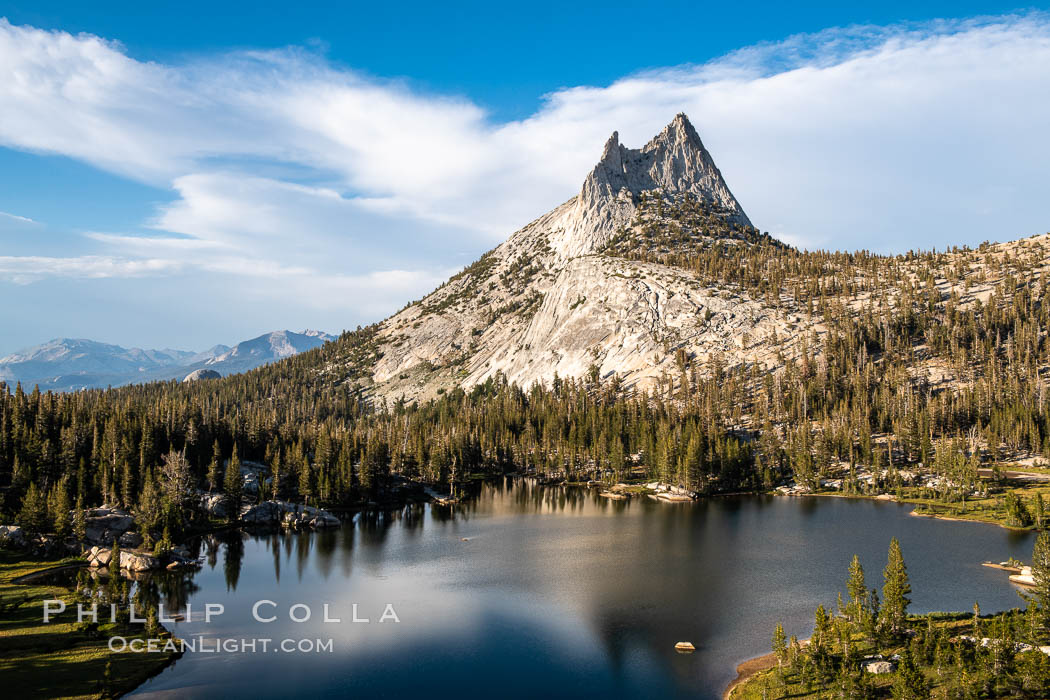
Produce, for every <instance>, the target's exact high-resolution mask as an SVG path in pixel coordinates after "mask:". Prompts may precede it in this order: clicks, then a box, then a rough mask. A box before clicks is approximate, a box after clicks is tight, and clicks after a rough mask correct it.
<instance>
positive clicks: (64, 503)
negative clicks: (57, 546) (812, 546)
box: [47, 478, 72, 538]
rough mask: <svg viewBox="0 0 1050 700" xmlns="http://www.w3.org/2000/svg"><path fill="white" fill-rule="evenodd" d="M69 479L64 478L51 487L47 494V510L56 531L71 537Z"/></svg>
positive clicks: (58, 533)
mask: <svg viewBox="0 0 1050 700" xmlns="http://www.w3.org/2000/svg"><path fill="white" fill-rule="evenodd" d="M67 484H68V479H66V478H62V479H61V480H60V481H59V482H58V483H57V484H55V485H54V486H53V487H52V488H51V492H50V493H49V494H48V496H47V510H48V515H49V516H50V519H51V525H52V528H53V529H54V532H55V534H56V535H58V536H59V537H62V538H65V537H69V535H70V533H71V531H72V530H71V526H72V523H71V522H70V519H69V490H68V487H67Z"/></svg>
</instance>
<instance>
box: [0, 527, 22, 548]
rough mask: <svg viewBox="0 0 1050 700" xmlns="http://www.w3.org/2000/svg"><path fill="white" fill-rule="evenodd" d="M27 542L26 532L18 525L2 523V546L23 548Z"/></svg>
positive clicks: (0, 545)
mask: <svg viewBox="0 0 1050 700" xmlns="http://www.w3.org/2000/svg"><path fill="white" fill-rule="evenodd" d="M25 544H26V535H25V532H24V531H23V530H22V528H20V527H19V526H17V525H0V547H10V548H16V547H17V548H21V547H24V546H25Z"/></svg>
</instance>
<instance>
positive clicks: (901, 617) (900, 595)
mask: <svg viewBox="0 0 1050 700" xmlns="http://www.w3.org/2000/svg"><path fill="white" fill-rule="evenodd" d="M882 575H883V578H884V579H885V583H884V584H883V586H882V619H883V621H884V622H885V623H886V625H887V626H888V627H889V629H890V632H892V633H893V634H899V633H900V632H901V630H903V629H904V623H905V621H906V620H907V616H908V604H909V603H911V600H909V599H908V594H909V593H911V584H910V583H909V582H908V567H907V566H906V565H905V564H904V555H903V554H901V545H900V542H898V541H897V538H896V537H894V538H893V539H892V540H890V549H889V555H888V557H887V562H886V568H885V569H884V570H883V572H882Z"/></svg>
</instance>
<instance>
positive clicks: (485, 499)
mask: <svg viewBox="0 0 1050 700" xmlns="http://www.w3.org/2000/svg"><path fill="white" fill-rule="evenodd" d="M909 510H910V508H909V507H901V506H898V505H896V504H893V503H884V502H873V501H850V500H845V499H836V498H802V499H789V498H772V497H734V498H719V499H711V500H707V501H702V502H699V503H688V504H667V503H658V502H655V501H653V500H650V499H647V498H642V499H636V500H632V501H614V500H609V499H605V498H601V497H599V496H598V495H597V493H596V492H595V491H592V490H587V489H579V488H567V487H543V486H537V485H534V484H532V483H530V482H525V481H521V480H517V481H513V480H510V479H508V480H506V481H504V482H502V483H497V484H487V485H484V486H483V487H481V488H480V489H479V491H478V493H477V494H476V496H475V497H473V498H472V499H470V500H469V501H467V502H466V503H464V504H461V505H458V506H454V507H442V506H429V505H428V506H421V505H414V506H408V507H405V508H403V509H400V510H396V511H375V512H367V513H361V514H358V515H357V516H356V517H355V518H354V521H353V523H351V524H347V525H345V526H344V527H342V528H341V529H339V530H333V531H327V532H317V533H271V534H254V535H241V534H239V533H225V534H223V535H221V536H216V537H210V538H205V539H204V541H203V542H202V543H201V544H200V546H201V553H202V556H203V557H204V559H205V562H206V563H205V566H204V568H203V569H202V570H201V571H199V572H197V573H194V574H191V575H190V578H192V584H191V585H190V584H188V583H187V582H186V581H183V583H182V585H181V586H174V585H173V584H168V589H169V593H170V595H168V597H167V599H168V600H169V601H171V602H173V603H177V604H184V603H187V602H188V603H191V604H192V605H193V611H192V617H191V618H190V620H188V621H186V622H179V623H175V624H174V625H172V624H169V625H168V627H169V628H172V627H173V628H174V631H175V632H176V634H178V635H179V636H180V637H184V638H188V637H197V636H204V637H207V638H216V637H221V638H235V639H241V638H244V639H253V638H269V639H272V640H275V642H271V645H272V644H275V643H277V642H279V641H280V640H282V639H286V638H288V639H294V640H299V639H308V640H316V639H321V640H327V639H332V640H333V649H332V651H331V652H320V653H316V652H315V653H282V652H279V651H274V650H273V649H272V648H270V649H269V650H268V651H267V652H266V653H263V652H261V651H256V652H255V653H250V652H245V653H199V652H198V653H187V654H186V655H185V656H184V657H183V658H182V659H180V660H179V661H178V662H177V663H176V664H175V665H174V666H173V667H171V668H169V669H168V670H167V671H165V672H164V673H162V674H161V675H160V676H158V677H157V678H155V679H153V680H152V681H150V682H148V683H147V684H146V685H144V686H142V687H141V688H140V689H139V690H138V691H137V694H140V695H155V696H156V697H161V696H170V697H176V696H177V697H180V698H182V697H234V698H256V699H257V698H277V697H289V696H304V695H320V694H326V695H335V696H345V695H351V694H353V695H359V696H367V697H373V696H378V697H406V696H407V694H409V693H425V694H426V695H427V696H428V697H455V698H464V697H478V696H480V697H522V698H524V697H535V696H537V695H539V696H543V697H552V696H555V697H557V696H577V697H578V696H581V695H587V696H589V695H594V694H599V693H600V694H603V695H606V696H609V697H641V696H656V695H662V696H674V697H697V698H713V697H718V696H719V695H720V693H721V691H722V689H723V688H724V687H725V685H726V684H727V683H728V682H729V681H730V680H731V679H732V678H733V677H734V676H735V671H734V669H735V666H736V664H737V663H738V662H739V661H741V660H743V659H745V658H748V657H751V656H755V655H758V654H762V653H766V652H767V651H768V650H769V645H770V642H769V640H770V637H771V635H772V631H773V627H774V625H775V624H776V623H777V621H782V622H783V623H784V626H785V629H786V631H787V632H788V634H797V635H799V637H805V636H808V635H809V632H810V630H811V629H812V624H813V611H814V609H815V608H816V606H817V605H818V604H819V603H824V604H825V606H828V607H833V606H834V603H835V597H836V593H837V592H838V591H840V590H844V588H845V578H846V567H847V565H848V563H849V560H850V558H851V557H852V556H853V554H854V553H857V554H859V555H860V557H861V561H862V562H863V564H864V567H865V571H866V573H867V576H868V585H869V587H874V586H879V587H881V584H882V581H881V572H882V567H883V565H884V564H885V558H886V549H887V546H888V544H889V540H890V538H891V537H894V536H896V537H898V538H900V540H901V545H902V548H903V550H904V555H905V559H906V561H907V563H908V567H909V572H910V574H911V580H912V588H913V591H914V592H913V595H912V599H913V603H912V608H911V610H912V611H913V612H924V611H930V610H969V609H971V608H972V606H973V603H974V601H975V600H976V601H979V602H980V605H981V609H982V610H983V611H986V612H991V611H994V610H1000V609H1007V608H1011V607H1015V606H1017V605H1018V604H1019V602H1020V601H1019V598H1018V596H1017V592H1016V589H1015V588H1014V587H1013V586H1011V585H1010V584H1009V583H1008V582H1007V580H1006V574H1005V573H1004V572H1002V571H997V570H994V569H989V568H986V567H982V566H981V565H980V562H982V561H984V560H988V559H992V560H996V561H999V560H1002V559H1006V558H1007V557H1009V556H1015V557H1018V558H1026V559H1027V558H1029V557H1030V555H1031V547H1032V540H1031V536H1030V535H1028V534H1018V533H1012V532H1009V531H1007V530H1003V529H1001V528H997V527H994V526H991V525H983V524H976V523H959V522H944V521H936V520H930V519H926V518H915V517H910V516H909V515H908V513H909ZM162 596H163V594H162ZM259 600H269V601H272V602H273V603H274V604H273V605H272V606H271V605H269V604H268V603H267V604H265V605H264V607H262V608H261V610H260V615H261V616H263V617H269V616H271V615H273V616H276V618H277V619H276V620H275V621H273V622H270V623H265V624H263V623H260V622H257V621H256V620H254V619H253V617H252V606H253V604H254V603H255V602H256V601H259ZM205 603H220V604H223V605H224V606H225V612H224V613H223V614H222V615H221V616H219V617H217V618H214V619H213V620H212V622H211V623H210V624H204V623H203V621H202V618H203V610H204V604H205ZM297 603H303V604H305V605H306V606H308V607H309V610H310V614H311V616H310V619H309V621H307V622H302V623H295V622H292V621H291V620H290V619H289V612H290V608H292V606H294V605H295V604H297ZM388 603H389V604H392V606H393V608H394V610H395V611H396V614H397V616H398V617H399V618H400V622H399V623H395V622H390V621H388V622H383V623H380V622H379V618H380V616H381V615H382V614H383V612H384V607H385V605H386V604H388ZM324 604H328V608H329V616H330V617H333V618H340V619H341V622H339V623H325V622H324V621H323V617H324V614H323V605H324ZM354 604H356V605H357V616H358V617H359V618H368V619H369V620H370V622H368V623H354V622H352V621H351V620H352V619H353V617H354V614H353V609H354V608H353V606H354ZM293 612H295V614H296V615H297V616H298V617H300V618H301V617H302V616H303V615H304V614H305V613H304V609H303V608H299V609H297V610H295V611H293ZM678 641H690V642H692V643H693V644H695V645H696V648H697V651H696V653H694V654H691V655H680V654H677V653H675V651H674V649H673V647H674V644H675V642H678Z"/></svg>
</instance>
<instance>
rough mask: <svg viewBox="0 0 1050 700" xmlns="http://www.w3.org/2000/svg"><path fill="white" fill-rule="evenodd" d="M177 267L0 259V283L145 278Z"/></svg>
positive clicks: (86, 259) (151, 262)
mask: <svg viewBox="0 0 1050 700" xmlns="http://www.w3.org/2000/svg"><path fill="white" fill-rule="evenodd" d="M176 267H178V263H176V262H174V261H171V260H160V259H155V258H136V259H128V258H118V257H109V256H103V255H84V256H80V257H73V258H59V257H44V256H30V255H24V256H6V255H5V256H0V279H6V280H8V281H10V282H14V283H15V284H30V283H31V282H36V281H37V280H40V279H44V278H47V277H70V278H77V279H104V278H107V277H146V276H150V275H155V274H157V273H164V272H170V271H172V270H173V269H175V268H176Z"/></svg>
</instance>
